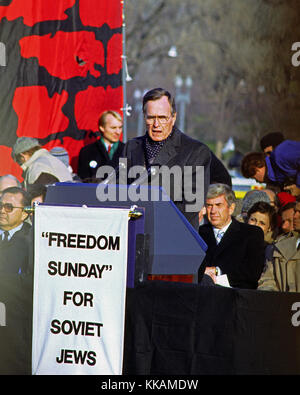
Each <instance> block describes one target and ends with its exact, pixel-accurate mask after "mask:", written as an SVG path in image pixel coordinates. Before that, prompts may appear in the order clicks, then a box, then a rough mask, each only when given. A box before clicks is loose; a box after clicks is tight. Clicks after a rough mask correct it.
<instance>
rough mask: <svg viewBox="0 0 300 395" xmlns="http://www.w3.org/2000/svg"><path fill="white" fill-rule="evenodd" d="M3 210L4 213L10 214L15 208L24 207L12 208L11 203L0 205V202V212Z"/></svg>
mask: <svg viewBox="0 0 300 395" xmlns="http://www.w3.org/2000/svg"><path fill="white" fill-rule="evenodd" d="M3 208H4V211H5V212H6V213H11V212H12V211H13V210H14V209H15V208H22V209H23V208H24V207H19V206H13V205H12V204H11V203H1V202H0V211H2V209H3Z"/></svg>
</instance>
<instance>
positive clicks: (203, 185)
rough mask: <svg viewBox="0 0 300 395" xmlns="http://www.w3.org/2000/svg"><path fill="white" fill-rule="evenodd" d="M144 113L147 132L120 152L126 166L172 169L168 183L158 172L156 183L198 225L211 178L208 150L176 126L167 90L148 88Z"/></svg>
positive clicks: (173, 105)
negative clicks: (149, 89)
mask: <svg viewBox="0 0 300 395" xmlns="http://www.w3.org/2000/svg"><path fill="white" fill-rule="evenodd" d="M143 113H144V118H145V125H146V134H145V135H144V136H142V137H137V138H134V139H131V140H129V141H128V142H127V144H126V145H125V149H124V152H123V155H122V156H124V157H125V158H126V159H127V162H128V163H127V166H129V167H130V168H131V169H132V168H133V167H134V166H139V167H140V168H141V169H144V172H145V173H146V175H147V170H149V171H150V169H151V168H156V169H159V171H162V170H163V169H172V170H174V177H173V176H171V177H170V178H169V180H168V181H170V183H169V185H167V187H166V184H167V182H165V183H164V182H163V177H162V176H161V174H160V175H159V176H158V179H159V180H160V181H159V183H158V184H159V185H160V186H162V187H163V188H164V189H165V191H166V193H167V194H168V195H169V196H170V198H171V200H172V201H173V202H174V203H175V204H176V206H177V207H178V209H179V210H180V211H181V212H182V213H183V214H184V215H185V217H186V218H187V219H188V221H189V222H190V223H191V224H192V225H193V226H194V227H195V228H196V229H198V226H199V219H198V212H199V211H200V209H201V208H202V206H203V204H204V198H205V194H206V191H207V188H208V185H209V180H210V178H209V177H210V172H209V169H210V163H211V153H210V150H209V148H208V147H207V146H206V145H205V144H202V143H201V142H200V141H197V140H194V139H192V138H190V137H188V136H187V135H185V134H183V133H182V132H180V131H179V130H178V129H177V128H176V126H175V121H176V108H175V102H174V99H173V98H172V96H171V94H170V93H169V92H168V91H166V90H164V89H162V88H156V89H152V90H151V91H149V92H147V93H146V94H145V95H144V98H143ZM132 181H134V180H132ZM200 196H201V198H200ZM197 199H198V200H199V201H198V202H197ZM197 203H199V204H197Z"/></svg>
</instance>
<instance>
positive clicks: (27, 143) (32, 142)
mask: <svg viewBox="0 0 300 395" xmlns="http://www.w3.org/2000/svg"><path fill="white" fill-rule="evenodd" d="M39 145H40V143H39V141H38V140H37V139H35V138H33V137H19V138H18V139H17V140H16V142H15V144H14V146H13V149H12V152H11V156H12V158H13V160H14V161H16V157H17V155H19V154H21V153H22V152H26V151H28V150H30V149H31V148H33V147H36V146H39Z"/></svg>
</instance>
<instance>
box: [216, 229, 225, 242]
mask: <svg viewBox="0 0 300 395" xmlns="http://www.w3.org/2000/svg"><path fill="white" fill-rule="evenodd" d="M224 233H225V232H222V231H221V230H219V231H218V233H217V236H216V240H217V244H219V243H220V241H221V239H222V237H223V236H224Z"/></svg>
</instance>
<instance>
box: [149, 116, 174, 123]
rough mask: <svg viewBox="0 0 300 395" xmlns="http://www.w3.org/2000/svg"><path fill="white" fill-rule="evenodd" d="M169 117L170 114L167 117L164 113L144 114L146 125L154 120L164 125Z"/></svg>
mask: <svg viewBox="0 0 300 395" xmlns="http://www.w3.org/2000/svg"><path fill="white" fill-rule="evenodd" d="M170 118H172V115H170V116H169V117H167V116H166V115H153V116H152V115H148V116H145V121H146V123H147V124H148V125H153V124H154V122H155V121H156V120H157V121H158V123H160V124H161V125H165V124H166V123H168V122H169V120H170Z"/></svg>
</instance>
